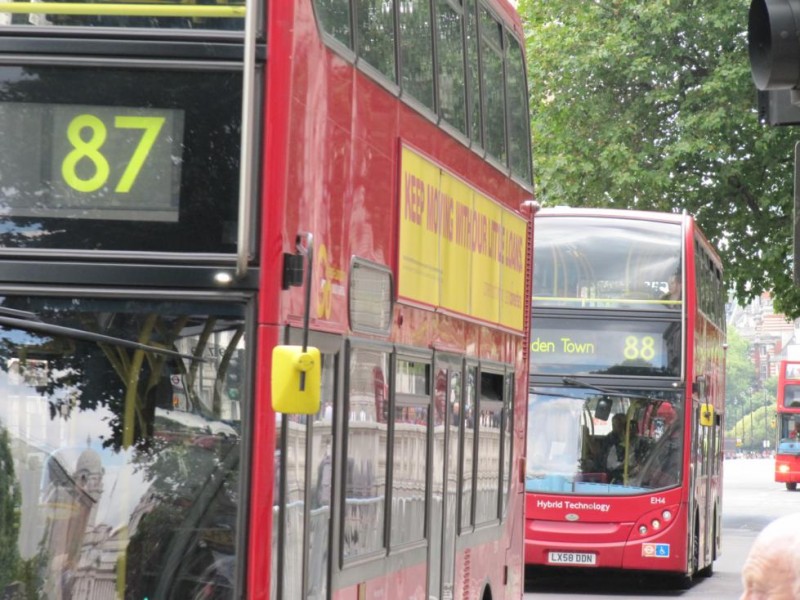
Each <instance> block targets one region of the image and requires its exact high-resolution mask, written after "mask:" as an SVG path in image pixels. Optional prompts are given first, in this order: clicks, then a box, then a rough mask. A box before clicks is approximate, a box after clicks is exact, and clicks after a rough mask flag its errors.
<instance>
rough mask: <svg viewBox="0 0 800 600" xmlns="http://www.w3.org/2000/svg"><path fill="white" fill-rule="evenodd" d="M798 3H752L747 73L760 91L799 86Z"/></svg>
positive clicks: (763, 0)
mask: <svg viewBox="0 0 800 600" xmlns="http://www.w3.org/2000/svg"><path fill="white" fill-rule="evenodd" d="M798 33H800V0H752V2H751V3H750V14H749V20H748V27H747V42H748V48H749V53H750V71H751V72H752V75H753V81H754V82H755V84H756V87H757V88H758V89H759V90H765V91H774V90H791V89H797V88H798V86H800V38H799V37H798Z"/></svg>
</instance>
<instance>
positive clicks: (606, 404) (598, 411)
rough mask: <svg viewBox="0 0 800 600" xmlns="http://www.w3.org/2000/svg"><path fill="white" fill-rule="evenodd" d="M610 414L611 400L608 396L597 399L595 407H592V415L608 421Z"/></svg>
mask: <svg viewBox="0 0 800 600" xmlns="http://www.w3.org/2000/svg"><path fill="white" fill-rule="evenodd" d="M610 414H611V401H610V400H609V399H608V398H605V397H603V398H600V399H599V400H598V401H597V407H596V408H595V409H594V416H595V418H596V419H600V420H601V421H608V416H609V415H610Z"/></svg>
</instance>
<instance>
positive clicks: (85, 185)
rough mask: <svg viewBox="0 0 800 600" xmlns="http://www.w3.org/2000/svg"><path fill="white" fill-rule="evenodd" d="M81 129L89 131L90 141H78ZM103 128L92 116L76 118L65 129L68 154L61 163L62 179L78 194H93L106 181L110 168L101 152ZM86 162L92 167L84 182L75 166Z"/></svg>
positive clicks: (104, 138)
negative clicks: (90, 173) (92, 173)
mask: <svg viewBox="0 0 800 600" xmlns="http://www.w3.org/2000/svg"><path fill="white" fill-rule="evenodd" d="M84 129H88V130H89V131H90V135H89V139H88V140H85V141H84V139H83V137H81V132H82V131H83V130H84ZM107 133H108V132H107V131H106V126H105V125H103V122H102V121H101V120H100V119H98V118H97V117H95V116H94V115H78V116H77V117H75V118H74V119H72V121H70V123H69V125H68V126H67V139H68V140H69V141H70V143H71V144H72V147H73V150H71V151H70V152H69V153H68V154H67V156H66V157H64V162H62V163H61V176H62V177H63V178H64V181H65V182H66V183H67V185H68V186H69V187H71V188H72V189H74V190H77V191H79V192H94V191H97V190H99V189H100V188H101V187H103V185H105V183H106V181H108V172H109V166H108V161H107V160H106V157H105V156H103V154H102V153H101V152H100V148H101V146H102V145H103V144H104V143H105V141H106V135H107ZM82 160H88V161H89V162H91V163H92V166H93V167H94V175H93V176H92V177H89V178H88V179H84V178H83V177H81V176H80V175H79V174H78V170H77V167H78V163H79V162H81V161H82Z"/></svg>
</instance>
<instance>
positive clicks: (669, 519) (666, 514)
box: [661, 510, 672, 521]
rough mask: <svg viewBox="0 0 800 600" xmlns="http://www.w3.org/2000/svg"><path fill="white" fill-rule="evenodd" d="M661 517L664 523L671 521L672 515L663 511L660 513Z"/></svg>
mask: <svg viewBox="0 0 800 600" xmlns="http://www.w3.org/2000/svg"><path fill="white" fill-rule="evenodd" d="M661 516H662V517H663V518H664V520H665V521H671V520H672V513H671V512H670V511H668V510H665V511H664V512H663V513H661Z"/></svg>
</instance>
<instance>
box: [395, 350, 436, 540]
mask: <svg viewBox="0 0 800 600" xmlns="http://www.w3.org/2000/svg"><path fill="white" fill-rule="evenodd" d="M430 393H431V370H430V365H428V364H425V363H420V362H411V361H406V360H398V361H397V369H396V376H395V406H394V436H393V438H392V448H393V452H392V509H391V510H392V537H391V540H392V546H397V545H399V544H404V543H407V542H416V541H419V540H422V539H423V538H424V536H425V492H426V485H425V484H426V481H427V475H428V423H429V420H430Z"/></svg>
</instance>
